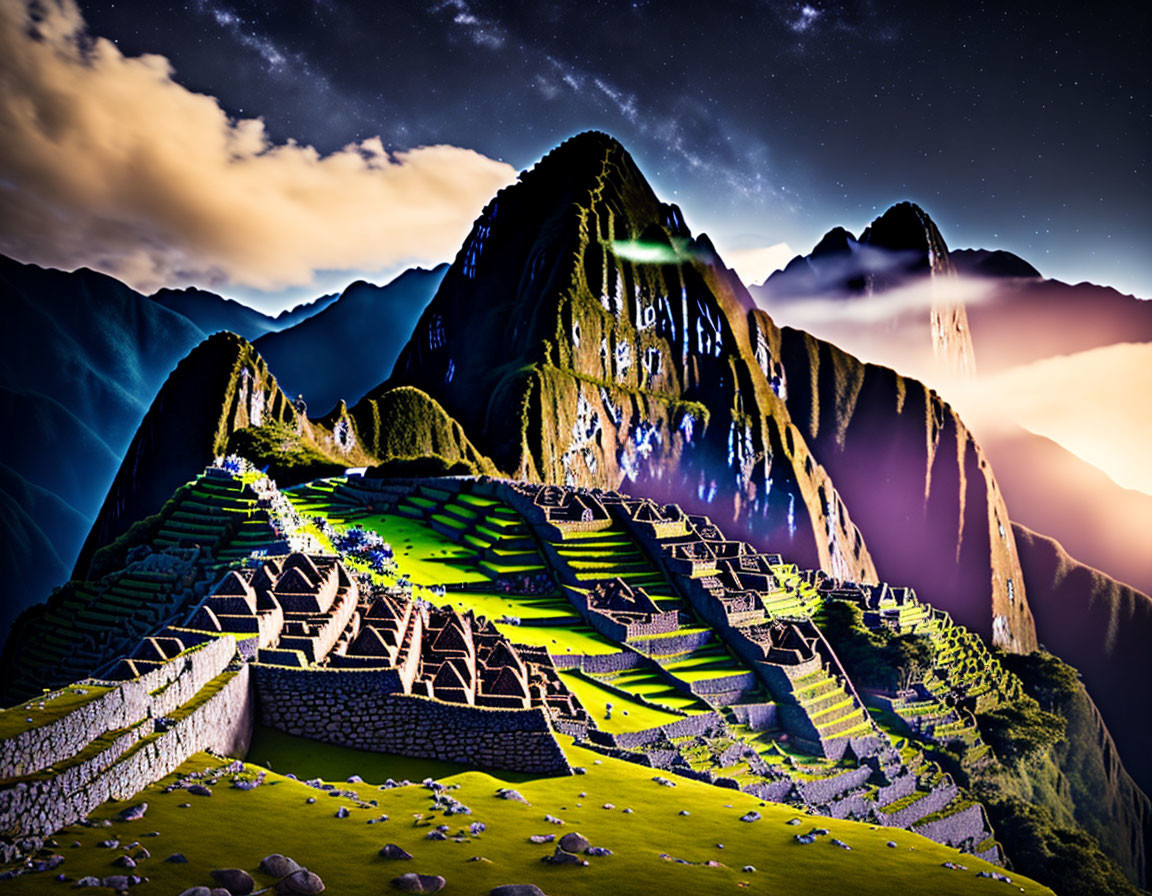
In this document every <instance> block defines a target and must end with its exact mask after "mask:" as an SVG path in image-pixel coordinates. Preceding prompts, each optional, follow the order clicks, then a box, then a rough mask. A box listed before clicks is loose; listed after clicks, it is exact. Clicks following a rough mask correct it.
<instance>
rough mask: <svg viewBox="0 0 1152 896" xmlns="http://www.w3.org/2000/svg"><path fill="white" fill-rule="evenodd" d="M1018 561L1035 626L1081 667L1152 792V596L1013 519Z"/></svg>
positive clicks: (1131, 764) (1136, 773)
mask: <svg viewBox="0 0 1152 896" xmlns="http://www.w3.org/2000/svg"><path fill="white" fill-rule="evenodd" d="M1013 528H1014V529H1015V531H1016V539H1017V543H1018V544H1019V546H1020V562H1021V566H1022V567H1023V569H1024V576H1025V579H1026V580H1027V582H1028V586H1029V588H1035V589H1036V593H1037V594H1039V595H1043V596H1042V597H1040V598H1039V599H1038V603H1037V612H1036V631H1037V635H1038V636H1039V638H1040V640H1041V642H1042V643H1043V644H1045V645H1046V646H1047V647H1048V649H1049V650H1051V651H1052V652H1053V653H1055V654H1057V655H1058V656H1060V657H1062V658H1063V659H1065V660H1066V661H1067V662H1069V663H1071V664H1072V665H1074V666H1075V667H1076V668H1077V669H1079V670H1080V672H1081V674H1082V675H1083V676H1084V683H1085V685H1087V687H1088V690H1089V692H1090V693H1091V694H1092V696H1093V699H1094V700H1095V701H1096V703H1097V704H1098V705H1099V707H1100V712H1101V714H1102V715H1103V716H1104V718H1105V719H1106V720H1107V722H1108V728H1109V730H1111V732H1112V736H1113V737H1114V738H1115V740H1116V745H1117V747H1118V748H1119V750H1120V755H1121V756H1123V757H1124V763H1125V765H1126V766H1127V768H1128V770H1129V771H1130V772H1131V774H1132V777H1133V779H1134V780H1135V781H1136V783H1137V784H1138V785H1140V787H1141V788H1143V789H1144V790H1145V792H1147V791H1148V790H1150V789H1152V761H1150V760H1149V755H1150V754H1149V744H1152V723H1150V722H1149V719H1148V717H1147V715H1146V714H1145V713H1141V712H1133V711H1132V708H1133V707H1134V706H1147V705H1149V704H1150V703H1152V655H1150V654H1149V651H1148V649H1147V646H1148V643H1149V638H1152V598H1149V597H1148V595H1146V594H1143V593H1141V592H1139V591H1136V590H1135V589H1134V588H1130V587H1128V586H1126V585H1123V584H1121V583H1119V582H1117V581H1116V580H1114V579H1111V578H1109V577H1108V576H1107V575H1105V574H1104V573H1102V572H1100V571H1099V570H1095V569H1092V568H1091V567H1089V566H1085V565H1084V564H1082V563H1079V562H1077V561H1076V560H1075V559H1073V558H1072V557H1070V556H1069V555H1068V553H1067V552H1066V551H1065V550H1064V549H1063V548H1062V547H1060V545H1059V544H1058V543H1057V542H1055V541H1053V540H1052V539H1051V538H1047V537H1046V536H1044V535H1040V534H1039V533H1036V532H1033V531H1031V530H1029V529H1026V528H1025V527H1023V526H1021V525H1018V524H1013Z"/></svg>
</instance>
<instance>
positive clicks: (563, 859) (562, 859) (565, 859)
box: [541, 846, 588, 865]
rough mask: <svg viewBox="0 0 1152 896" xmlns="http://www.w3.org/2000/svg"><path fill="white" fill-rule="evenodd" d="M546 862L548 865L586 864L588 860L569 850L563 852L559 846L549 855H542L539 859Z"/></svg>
mask: <svg viewBox="0 0 1152 896" xmlns="http://www.w3.org/2000/svg"><path fill="white" fill-rule="evenodd" d="M541 861H544V862H547V863H548V864H549V865H587V864H588V862H587V861H586V860H584V859H582V858H580V856H574V855H572V853H570V852H565V851H564V850H562V849H561V848H560V847H559V846H557V847H556V851H555V852H554V853H552V855H550V856H544V858H543V859H542V860H541Z"/></svg>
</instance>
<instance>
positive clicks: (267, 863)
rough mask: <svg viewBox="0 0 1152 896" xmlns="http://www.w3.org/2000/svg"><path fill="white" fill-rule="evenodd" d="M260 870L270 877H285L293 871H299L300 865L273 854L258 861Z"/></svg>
mask: <svg viewBox="0 0 1152 896" xmlns="http://www.w3.org/2000/svg"><path fill="white" fill-rule="evenodd" d="M260 870H261V871H263V872H264V873H265V874H268V875H271V876H272V877H287V876H288V875H289V874H291V873H292V872H293V871H299V870H300V863H299V862H297V861H296V860H295V859H290V858H288V856H282V855H280V853H278V852H274V853H272V855H270V856H264V858H262V859H261V860H260Z"/></svg>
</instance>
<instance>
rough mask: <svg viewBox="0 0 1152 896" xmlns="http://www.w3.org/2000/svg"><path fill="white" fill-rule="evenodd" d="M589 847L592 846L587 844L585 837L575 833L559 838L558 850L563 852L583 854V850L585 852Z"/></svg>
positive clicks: (589, 843)
mask: <svg viewBox="0 0 1152 896" xmlns="http://www.w3.org/2000/svg"><path fill="white" fill-rule="evenodd" d="M591 845H592V844H591V842H589V840H588V838H587V837H585V836H584V835H583V834H580V833H578V832H576V831H572V832H571V833H568V834H565V835H564V836H563V837H561V838H560V848H561V849H562V850H564V851H565V852H572V853H579V852H584V850H586V849H587V848H588V847H589V846H591Z"/></svg>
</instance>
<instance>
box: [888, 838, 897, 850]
mask: <svg viewBox="0 0 1152 896" xmlns="http://www.w3.org/2000/svg"><path fill="white" fill-rule="evenodd" d="M888 848H889V849H895V848H896V841H895V840H889V841H888Z"/></svg>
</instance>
